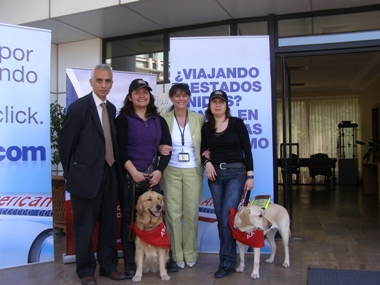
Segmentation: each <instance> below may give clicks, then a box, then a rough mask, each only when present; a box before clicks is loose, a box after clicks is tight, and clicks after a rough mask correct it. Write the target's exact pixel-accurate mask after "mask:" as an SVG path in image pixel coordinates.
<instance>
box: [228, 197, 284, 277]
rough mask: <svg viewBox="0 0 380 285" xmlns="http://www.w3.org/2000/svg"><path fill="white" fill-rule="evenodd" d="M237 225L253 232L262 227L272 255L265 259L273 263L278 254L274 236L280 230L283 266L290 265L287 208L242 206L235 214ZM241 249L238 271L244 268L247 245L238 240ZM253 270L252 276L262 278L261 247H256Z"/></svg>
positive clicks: (235, 223) (277, 206) (275, 205)
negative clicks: (260, 272) (264, 208)
mask: <svg viewBox="0 0 380 285" xmlns="http://www.w3.org/2000/svg"><path fill="white" fill-rule="evenodd" d="M234 225H235V227H236V228H237V229H238V230H239V231H242V232H251V231H252V230H254V229H261V230H263V231H264V234H265V236H266V238H267V240H268V242H269V245H270V247H271V255H270V257H269V258H268V259H267V260H265V262H266V263H272V262H273V261H274V258H275V255H276V249H277V246H276V242H275V241H274V237H275V234H276V232H277V231H279V232H280V234H281V237H282V241H283V244H284V250H285V260H284V263H283V264H282V266H283V267H285V268H287V267H290V262H289V238H290V218H289V214H288V212H287V210H286V209H285V208H284V207H282V206H280V205H278V204H269V205H268V208H267V209H266V210H265V211H264V210H263V209H261V208H260V207H258V206H256V205H250V206H245V207H242V208H241V209H240V210H239V212H238V213H237V214H236V216H235V220H234ZM237 243H238V246H239V251H240V264H239V266H238V267H237V268H236V272H243V270H244V262H245V260H244V251H245V245H244V244H242V243H240V242H237ZM253 250H254V261H253V271H252V274H251V278H253V279H258V278H260V274H259V267H260V248H254V249H253Z"/></svg>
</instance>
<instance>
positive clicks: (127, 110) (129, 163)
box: [115, 79, 172, 279]
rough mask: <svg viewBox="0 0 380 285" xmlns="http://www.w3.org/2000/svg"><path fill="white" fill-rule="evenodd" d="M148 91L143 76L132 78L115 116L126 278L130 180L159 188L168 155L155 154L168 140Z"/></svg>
mask: <svg viewBox="0 0 380 285" xmlns="http://www.w3.org/2000/svg"><path fill="white" fill-rule="evenodd" d="M151 91H152V89H151V88H150V87H149V84H148V82H146V81H145V80H143V79H135V80H133V81H132V82H131V84H130V86H129V92H128V94H127V96H126V97H125V100H124V106H123V107H122V108H121V110H120V114H119V115H118V117H117V118H116V120H115V124H116V131H117V142H118V148H119V154H120V162H121V165H122V166H123V167H122V171H123V180H124V186H123V190H122V192H121V194H120V207H121V213H122V218H121V230H120V234H121V241H122V247H123V255H124V263H125V273H126V275H127V278H130V279H132V278H133V276H134V275H135V272H136V266H135V263H134V255H135V254H134V253H135V245H134V241H133V240H130V239H129V236H128V233H129V229H128V226H129V225H130V223H131V219H134V213H133V209H134V205H136V201H137V198H138V197H135V196H136V195H133V194H134V193H133V181H134V182H142V181H144V180H146V179H149V184H150V187H151V188H152V190H154V191H157V192H160V187H159V182H160V179H161V176H162V173H163V171H164V169H165V167H166V166H167V165H168V163H169V161H170V157H171V153H169V154H168V155H160V158H158V156H159V154H158V146H159V145H161V144H163V145H169V146H171V145H172V142H171V135H170V132H169V128H168V125H167V123H166V121H165V120H164V119H163V118H162V117H161V116H160V115H159V114H158V112H157V107H156V106H155V105H154V97H153V95H152V93H151ZM151 163H153V164H155V166H156V170H154V171H153V172H152V173H151V174H146V173H144V172H143V171H144V169H146V168H147V167H148V165H150V164H151Z"/></svg>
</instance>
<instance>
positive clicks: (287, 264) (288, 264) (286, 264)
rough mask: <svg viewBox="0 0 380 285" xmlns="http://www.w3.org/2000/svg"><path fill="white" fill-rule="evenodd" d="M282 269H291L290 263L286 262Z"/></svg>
mask: <svg viewBox="0 0 380 285" xmlns="http://www.w3.org/2000/svg"><path fill="white" fill-rule="evenodd" d="M282 267H284V268H289V267H290V263H289V262H286V261H285V262H284V263H283V264H282Z"/></svg>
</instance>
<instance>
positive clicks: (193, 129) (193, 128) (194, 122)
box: [188, 111, 198, 136]
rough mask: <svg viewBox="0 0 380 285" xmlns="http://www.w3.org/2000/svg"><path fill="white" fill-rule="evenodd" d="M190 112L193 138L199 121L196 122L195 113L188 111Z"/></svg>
mask: <svg viewBox="0 0 380 285" xmlns="http://www.w3.org/2000/svg"><path fill="white" fill-rule="evenodd" d="M188 112H189V124H190V131H191V136H193V135H194V132H195V128H196V126H197V124H198V122H197V120H195V116H194V113H193V112H190V111H188Z"/></svg>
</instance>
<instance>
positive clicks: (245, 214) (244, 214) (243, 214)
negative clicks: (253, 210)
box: [240, 207, 251, 225]
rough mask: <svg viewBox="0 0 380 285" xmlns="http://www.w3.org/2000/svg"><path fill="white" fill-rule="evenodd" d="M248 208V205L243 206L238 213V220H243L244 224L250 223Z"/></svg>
mask: <svg viewBox="0 0 380 285" xmlns="http://www.w3.org/2000/svg"><path fill="white" fill-rule="evenodd" d="M249 214H250V210H249V208H248V207H244V208H243V209H242V211H241V214H240V220H241V221H242V222H243V224H244V225H250V224H251V223H250V219H249Z"/></svg>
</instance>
